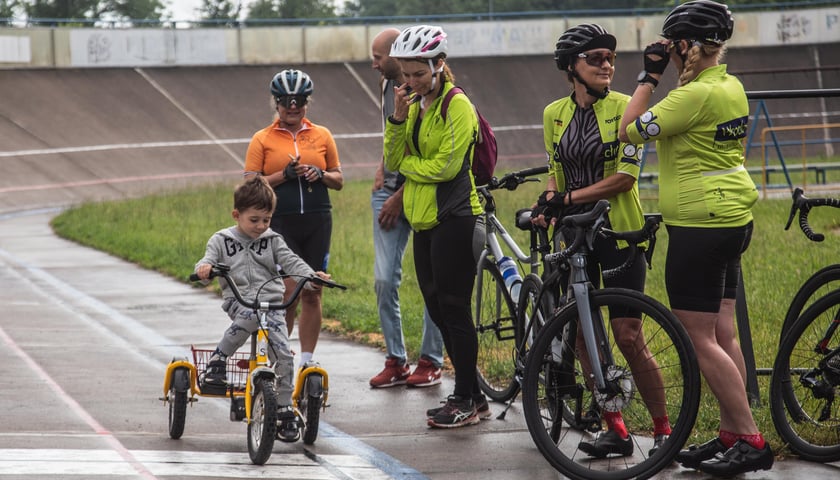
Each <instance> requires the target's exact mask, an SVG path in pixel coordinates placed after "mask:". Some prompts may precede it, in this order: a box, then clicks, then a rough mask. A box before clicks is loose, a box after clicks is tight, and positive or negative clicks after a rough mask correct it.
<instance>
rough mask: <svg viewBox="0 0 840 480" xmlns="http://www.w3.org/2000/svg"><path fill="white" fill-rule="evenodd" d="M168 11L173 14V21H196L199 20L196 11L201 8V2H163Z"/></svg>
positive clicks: (194, 0)
mask: <svg viewBox="0 0 840 480" xmlns="http://www.w3.org/2000/svg"><path fill="white" fill-rule="evenodd" d="M161 3H163V4H164V5H166V10H167V11H168V12H171V13H172V19H173V20H195V19H197V18H198V14H197V13H196V10H198V9H199V8H201V4H202V1H201V0H169V2H161Z"/></svg>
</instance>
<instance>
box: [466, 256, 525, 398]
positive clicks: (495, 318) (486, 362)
mask: <svg viewBox="0 0 840 480" xmlns="http://www.w3.org/2000/svg"><path fill="white" fill-rule="evenodd" d="M473 307H474V308H475V310H474V312H473V317H474V321H475V329H476V333H477V334H478V357H477V360H478V361H477V364H476V379H477V381H478V386H479V387H480V388H481V391H482V392H484V394H485V395H487V396H488V397H489V398H490V399H492V400H494V401H497V402H506V401H508V400H510V399H511V398H513V397H514V396H515V395H516V394H517V393H518V391H519V384H518V383H517V381H516V376H515V374H516V370H515V347H516V345H514V339H515V337H516V335H515V330H514V329H515V327H514V324H515V322H516V305H515V304H514V303H513V300H512V299H511V296H510V293H509V292H508V290H507V288H506V287H505V282H504V279H503V278H502V274H501V272H499V268H498V267H497V266H496V263H495V262H494V261H493V259H492V258H491V257H486V256H485V257H484V258H482V260H481V262H480V263H479V268H478V273H477V276H476V284H475V288H474V289H473Z"/></svg>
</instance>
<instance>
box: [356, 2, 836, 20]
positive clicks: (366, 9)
mask: <svg viewBox="0 0 840 480" xmlns="http://www.w3.org/2000/svg"><path fill="white" fill-rule="evenodd" d="M684 1H685V0H561V1H557V0H400V1H399V2H393V0H346V1H345V2H344V7H343V13H344V15H347V16H352V17H387V16H412V15H446V14H465V13H480V14H491V13H511V12H544V11H569V10H586V11H590V12H592V11H604V10H633V9H655V10H660V11H662V12H667V11H669V10H670V9H671V8H673V7H675V6H676V5H678V4H680V3H683V2H684ZM721 1H723V2H724V3H726V4H727V5H729V6H736V5H737V6H742V5H774V4H785V6H786V7H790V6H791V3H794V4H795V3H797V2H790V1H786V0H721ZM801 3H802V4H804V5H806V4H807V3H808V2H801ZM831 3H834V2H831ZM838 3H840V2H838Z"/></svg>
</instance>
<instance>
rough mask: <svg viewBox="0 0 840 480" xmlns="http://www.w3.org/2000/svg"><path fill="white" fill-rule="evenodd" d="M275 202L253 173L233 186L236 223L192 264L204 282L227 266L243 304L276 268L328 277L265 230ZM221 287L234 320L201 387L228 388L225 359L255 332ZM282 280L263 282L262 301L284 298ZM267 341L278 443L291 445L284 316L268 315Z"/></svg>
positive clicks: (295, 433) (251, 319)
mask: <svg viewBox="0 0 840 480" xmlns="http://www.w3.org/2000/svg"><path fill="white" fill-rule="evenodd" d="M276 202H277V199H276V197H275V195H274V191H273V190H272V188H271V187H270V186H269V185H268V182H266V180H265V179H264V178H263V177H261V176H259V175H257V176H255V177H252V178H249V179H248V180H246V181H245V182H244V183H242V184H241V185H239V186H238V187H237V188H236V191H235V192H234V194H233V219H234V220H235V221H236V225H235V226H232V227H228V228H225V229H222V230H219V231H218V232H216V233H214V234H213V236H212V237H210V240H208V241H207V249H206V251H205V253H204V258H202V259H201V260H199V261H198V263H197V264H196V266H195V273H196V274H197V275H198V277H199V278H200V279H202V280H203V281H204V282H205V283H207V281H208V279H209V276H210V269H211V267H212V265H214V264H218V263H224V264H227V265H229V266H230V267H231V269H230V276H231V279H232V280H233V281H234V282H236V286H237V287H238V288H239V291H240V292H241V293H242V297H243V298H245V299H246V300H253V299H254V296H255V295H256V293H257V289H259V288H260V287H262V286H263V284H264V283H265V282H266V281H267V280H268V279H270V278H272V277H274V276H276V275H277V265H280V266H281V267H282V268H283V271H284V272H285V273H288V274H292V275H305V276H309V275H312V274H316V275H318V276H319V277H321V278H325V279H328V278H329V275H327V274H326V273H323V272H317V273H316V272H314V271H313V270H312V268H310V267H309V265H307V264H306V262H304V261H303V260H301V259H300V257H298V256H297V255H295V254H294V252H292V250H291V249H289V247H288V246H287V245H286V242H285V241H284V240H283V237H282V236H281V235H279V234H277V233H275V232H274V231H272V230H271V228H269V224H270V223H271V214H272V213H273V212H274V207H275V205H276ZM219 284H220V286H221V287H222V297H223V298H224V301H223V303H222V310H224V311H225V312H227V314H228V316H230V319H231V320H232V321H233V323H232V324H231V326H230V327H229V328H228V329H227V330H225V333H224V335H223V336H222V339H221V341H219V344H218V346H217V347H216V350H215V351H214V352H213V355H212V356H211V357H210V360H209V362H208V364H207V370H206V371H205V373H204V375H203V377H202V378H201V384H202V388H204V386H205V385H206V386H208V387H209V388H213V387H215V388H217V389H218V388H219V387H221V388H224V387H225V386H226V384H227V380H226V368H225V363H226V361H227V357H228V356H230V355H232V354H233V353H234V352H236V350H237V349H238V348H239V347H241V346H242V345H243V344H245V342H246V341H247V340H248V338H249V337H250V335H251V333H253V332H254V331H255V330H256V329H257V328H258V323H259V321H258V318H257V314H256V313H254V312H253V311H252V310H251V309H249V308H247V307H245V306H243V305H241V304H240V303H239V302H238V301H237V300H236V299H235V298H234V297H233V293H232V292H231V290H230V287H229V286H228V284H227V282H226V281H224V280H220V282H219ZM305 288H309V289H313V290H317V289H319V288H320V286H318V285H315V284H314V283H307V284H306V287H305ZM284 291H285V286H284V283H283V281H281V280H278V281H273V282H269V283H267V284H265V286H264V287H263V288H262V291H261V292H260V296H261V298H268V299H277V300H280V299H282V298H283V293H284ZM268 326H269V331H268V337H269V341H270V342H271V345H272V346H273V347H274V348H270V349H268V355H269V358H270V360H271V361H272V362H273V364H274V371H275V372H276V373H277V399H278V404H279V406H280V408H279V412H278V418H279V420H280V426H279V432H278V433H279V435H280V440H283V441H285V442H294V441H297V439H298V438H299V436H300V433H299V429H298V425H297V421H296V418H295V414H294V412H293V411H292V408H291V404H292V377H293V374H294V372H293V370H294V363H293V358H292V352H291V349H290V347H289V335H288V332H287V330H286V312H285V311H284V310H272V311H269V312H268Z"/></svg>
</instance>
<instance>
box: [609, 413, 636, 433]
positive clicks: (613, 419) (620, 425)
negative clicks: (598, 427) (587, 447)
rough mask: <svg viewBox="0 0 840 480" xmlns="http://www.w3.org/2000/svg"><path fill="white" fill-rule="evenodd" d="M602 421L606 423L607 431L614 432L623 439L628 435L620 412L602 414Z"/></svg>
mask: <svg viewBox="0 0 840 480" xmlns="http://www.w3.org/2000/svg"><path fill="white" fill-rule="evenodd" d="M604 420H606V422H607V429H608V430H613V431H615V433H617V434H618V436H619V437H621V438H623V439H624V438H627V437H628V436H629V435H630V434H629V433H627V427H626V426H625V425H624V418H623V417H622V416H621V412H604Z"/></svg>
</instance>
